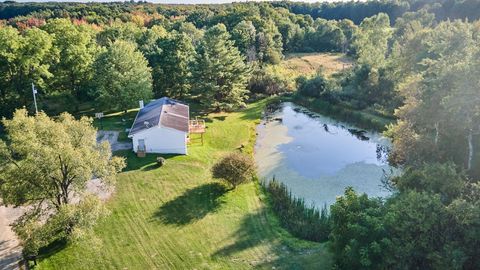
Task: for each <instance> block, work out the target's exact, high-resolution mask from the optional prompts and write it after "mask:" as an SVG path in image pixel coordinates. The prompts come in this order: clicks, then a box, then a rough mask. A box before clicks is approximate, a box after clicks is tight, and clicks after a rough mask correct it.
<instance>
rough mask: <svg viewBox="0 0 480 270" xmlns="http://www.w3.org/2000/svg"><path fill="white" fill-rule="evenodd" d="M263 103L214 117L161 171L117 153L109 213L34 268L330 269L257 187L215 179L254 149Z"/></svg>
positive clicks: (318, 247)
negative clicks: (222, 166)
mask: <svg viewBox="0 0 480 270" xmlns="http://www.w3.org/2000/svg"><path fill="white" fill-rule="evenodd" d="M265 103H266V101H265V100H264V101H261V102H257V103H254V104H252V105H250V106H249V107H248V108H247V109H246V110H244V111H242V112H238V113H229V114H211V115H209V116H208V119H207V127H208V129H207V133H206V136H205V139H206V140H205V145H203V146H201V145H192V146H190V148H189V152H190V155H189V156H166V158H167V163H166V165H164V166H163V167H161V168H158V167H157V166H156V165H155V156H154V155H149V156H147V157H146V158H143V159H140V158H137V157H135V156H134V155H133V154H132V153H130V152H129V151H124V152H120V154H122V155H125V156H126V157H127V158H128V167H127V168H126V170H125V172H123V173H122V174H120V175H119V177H118V182H117V186H116V194H115V195H114V196H113V198H112V199H111V200H110V201H109V202H108V208H109V209H110V211H111V214H110V215H109V216H108V217H107V218H105V219H104V220H102V221H101V222H100V223H99V224H98V225H97V226H96V228H95V230H94V233H93V234H92V235H88V236H86V238H85V239H83V240H79V241H76V242H74V243H72V244H69V245H67V246H66V247H63V248H61V249H59V250H58V251H57V252H50V253H49V251H44V252H45V253H44V258H42V259H41V260H40V263H39V265H38V267H37V268H36V269H249V268H254V267H256V268H265V269H272V267H273V266H275V267H276V269H312V268H315V269H330V267H331V258H330V254H329V253H328V252H327V250H326V248H325V246H324V245H323V244H318V243H312V242H306V241H301V240H298V239H296V238H293V237H292V236H290V235H289V234H288V233H287V232H286V231H285V230H283V229H281V228H280V226H279V224H278V220H277V219H276V217H275V216H274V215H273V213H272V212H271V211H270V210H269V208H268V207H267V205H266V204H267V201H268V198H266V197H265V195H264V194H263V192H262V191H261V190H260V189H259V185H258V184H257V183H249V184H246V185H243V186H240V187H239V188H237V189H236V190H233V191H232V190H228V188H227V187H225V186H224V185H223V184H221V183H219V182H217V181H213V180H212V179H211V176H210V173H209V168H210V167H211V165H212V164H213V163H214V162H215V161H216V160H217V159H218V158H220V157H221V156H222V155H224V154H225V153H227V152H229V151H234V150H235V149H238V148H242V149H243V151H246V152H251V151H252V149H253V143H254V138H255V124H256V123H258V119H259V118H260V114H261V111H262V109H263V106H264V105H265ZM115 121H116V120H115ZM115 121H110V122H109V119H108V118H106V119H105V122H104V124H107V123H108V124H111V122H115ZM122 123H123V122H122ZM50 251H51V250H50Z"/></svg>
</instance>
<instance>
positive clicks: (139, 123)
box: [128, 97, 190, 156]
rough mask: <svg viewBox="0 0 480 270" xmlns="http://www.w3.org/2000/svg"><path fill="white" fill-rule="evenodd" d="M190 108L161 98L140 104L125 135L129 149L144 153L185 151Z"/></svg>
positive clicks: (172, 100)
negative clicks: (144, 104)
mask: <svg viewBox="0 0 480 270" xmlns="http://www.w3.org/2000/svg"><path fill="white" fill-rule="evenodd" d="M189 120H190V111H189V107H188V105H186V104H183V103H181V102H180V101H177V100H174V99H170V98H167V97H163V98H160V99H157V100H154V101H152V102H150V103H148V104H147V105H146V106H144V107H143V106H142V102H140V111H139V112H138V114H137V116H136V118H135V121H134V122H133V125H132V128H131V129H130V132H129V134H128V137H129V138H131V139H132V142H133V151H134V152H135V153H137V154H138V155H139V156H143V155H144V154H145V153H162V154H184V155H186V154H187V142H188V133H189Z"/></svg>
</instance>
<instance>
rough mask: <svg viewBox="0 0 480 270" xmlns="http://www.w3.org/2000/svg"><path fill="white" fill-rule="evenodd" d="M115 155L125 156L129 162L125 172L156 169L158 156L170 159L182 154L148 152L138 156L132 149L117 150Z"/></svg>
mask: <svg viewBox="0 0 480 270" xmlns="http://www.w3.org/2000/svg"><path fill="white" fill-rule="evenodd" d="M114 155H115V156H120V157H124V158H125V159H126V162H127V167H125V169H123V171H124V172H128V171H134V170H139V169H141V170H142V171H150V170H154V169H157V168H160V167H158V165H157V157H163V158H164V159H166V160H168V159H170V158H173V157H176V156H181V155H178V154H147V155H146V156H145V157H137V155H136V154H135V153H134V152H132V151H131V150H122V151H116V152H115V153H114Z"/></svg>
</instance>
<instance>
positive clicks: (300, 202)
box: [262, 178, 331, 242]
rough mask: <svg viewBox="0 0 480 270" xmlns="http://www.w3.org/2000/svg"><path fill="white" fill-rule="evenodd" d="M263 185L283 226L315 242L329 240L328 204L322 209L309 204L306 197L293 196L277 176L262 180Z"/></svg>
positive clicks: (294, 233) (302, 237) (298, 235)
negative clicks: (276, 178) (269, 179)
mask: <svg viewBox="0 0 480 270" xmlns="http://www.w3.org/2000/svg"><path fill="white" fill-rule="evenodd" d="M262 186H263V188H264V189H265V190H266V191H267V193H268V194H269V197H270V200H271V206H272V209H273V211H274V212H275V213H276V214H277V216H278V218H279V220H280V224H281V226H282V227H284V228H285V229H286V230H288V231H289V232H290V233H291V234H292V235H294V236H296V237H298V238H301V239H305V240H310V241H315V242H324V241H327V240H328V236H329V234H330V231H331V222H330V216H329V214H328V211H327V207H326V206H324V207H323V208H322V209H321V210H319V209H318V208H317V207H315V206H313V205H312V206H308V205H307V204H306V203H305V200H304V199H302V198H297V197H295V196H293V195H292V193H291V192H290V191H289V190H288V188H287V186H286V185H285V184H284V183H282V182H279V181H277V180H275V178H273V179H272V180H271V181H264V182H262Z"/></svg>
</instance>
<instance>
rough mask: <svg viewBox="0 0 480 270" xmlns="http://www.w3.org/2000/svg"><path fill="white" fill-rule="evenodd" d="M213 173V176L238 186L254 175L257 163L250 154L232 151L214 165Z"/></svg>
mask: <svg viewBox="0 0 480 270" xmlns="http://www.w3.org/2000/svg"><path fill="white" fill-rule="evenodd" d="M212 174H213V178H217V179H223V180H225V181H226V182H228V183H230V184H231V185H232V186H233V188H236V187H237V186H238V185H239V184H242V183H244V182H246V181H248V180H250V179H252V178H253V177H254V175H255V163H254V161H253V159H252V158H251V157H250V156H248V155H245V154H241V153H237V152H235V153H231V154H229V155H227V156H225V157H224V158H222V159H221V160H220V161H219V162H217V163H216V164H215V165H214V166H213V167H212Z"/></svg>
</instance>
